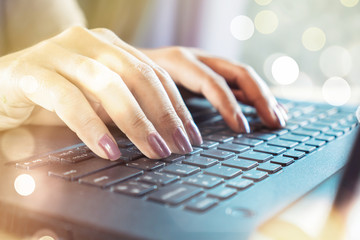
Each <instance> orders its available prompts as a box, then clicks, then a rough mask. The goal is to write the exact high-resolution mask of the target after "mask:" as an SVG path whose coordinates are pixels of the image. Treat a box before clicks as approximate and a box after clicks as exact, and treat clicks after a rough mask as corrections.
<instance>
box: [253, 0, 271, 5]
mask: <svg viewBox="0 0 360 240" xmlns="http://www.w3.org/2000/svg"><path fill="white" fill-rule="evenodd" d="M255 2H256V3H257V4H258V5H260V6H266V5H269V4H270V3H271V2H272V0H255Z"/></svg>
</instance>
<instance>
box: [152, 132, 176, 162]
mask: <svg viewBox="0 0 360 240" xmlns="http://www.w3.org/2000/svg"><path fill="white" fill-rule="evenodd" d="M147 139H148V142H149V144H150V146H151V148H152V149H153V150H154V152H155V153H156V154H157V155H159V157H161V158H166V157H168V156H170V154H171V152H170V149H169V148H168V146H167V145H166V143H165V141H164V139H163V138H162V137H161V136H160V135H159V134H158V133H150V134H149V136H148V137H147Z"/></svg>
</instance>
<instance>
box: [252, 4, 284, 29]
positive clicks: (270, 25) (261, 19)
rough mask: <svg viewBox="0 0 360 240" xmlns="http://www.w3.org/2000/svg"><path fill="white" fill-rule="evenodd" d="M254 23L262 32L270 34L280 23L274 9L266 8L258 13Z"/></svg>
mask: <svg viewBox="0 0 360 240" xmlns="http://www.w3.org/2000/svg"><path fill="white" fill-rule="evenodd" d="M254 23H255V28H256V29H257V30H258V31H259V32H260V33H262V34H270V33H273V32H274V31H275V30H276V29H277V27H278V25H279V19H278V17H277V15H276V14H275V13H274V12H273V11H270V10H264V11H261V12H259V13H258V14H256V16H255V20H254Z"/></svg>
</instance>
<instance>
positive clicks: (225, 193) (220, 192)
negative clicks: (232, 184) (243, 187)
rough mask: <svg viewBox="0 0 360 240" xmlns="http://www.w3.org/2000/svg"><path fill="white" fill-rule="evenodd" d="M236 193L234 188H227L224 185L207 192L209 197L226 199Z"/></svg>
mask: <svg viewBox="0 0 360 240" xmlns="http://www.w3.org/2000/svg"><path fill="white" fill-rule="evenodd" d="M235 194H236V190H235V189H234V188H228V187H224V186H219V187H217V188H214V189H212V190H210V191H208V192H207V195H208V196H209V197H214V198H218V199H220V200H225V199H228V198H229V197H232V196H234V195H235Z"/></svg>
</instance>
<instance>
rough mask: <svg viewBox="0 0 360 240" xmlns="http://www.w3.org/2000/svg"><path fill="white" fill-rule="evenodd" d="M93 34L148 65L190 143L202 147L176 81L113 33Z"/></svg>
mask: <svg viewBox="0 0 360 240" xmlns="http://www.w3.org/2000/svg"><path fill="white" fill-rule="evenodd" d="M92 32H94V33H95V34H97V35H98V36H99V37H101V38H104V39H106V40H107V41H109V43H111V44H114V45H115V46H118V47H120V48H122V49H125V50H126V51H127V52H129V53H130V54H132V55H133V56H135V57H136V58H137V59H139V60H140V61H142V62H144V63H146V64H148V65H149V66H150V67H151V68H152V69H153V71H154V72H155V74H156V76H157V77H158V78H159V80H160V82H161V83H162V86H163V87H164V89H165V91H166V93H167V95H168V97H169V99H170V101H171V103H172V106H173V107H174V109H175V111H176V113H177V115H178V116H179V117H180V119H181V121H182V122H183V125H184V127H185V129H186V132H187V134H188V136H189V138H190V141H191V143H192V144H194V145H201V144H202V142H203V140H202V137H201V134H200V131H199V129H198V127H197V126H196V124H195V123H194V121H193V119H192V116H191V114H190V112H189V110H188V109H187V107H186V105H185V103H184V101H183V99H182V97H181V95H180V93H179V90H178V89H177V87H176V85H175V83H174V81H173V80H172V79H171V77H170V75H169V74H168V73H167V72H166V71H165V70H164V69H162V68H161V67H160V66H158V65H157V64H156V63H155V62H153V61H152V60H151V59H150V58H149V57H147V56H146V55H145V54H144V53H142V52H140V51H138V50H137V49H135V48H134V47H132V46H130V45H128V44H127V43H125V42H124V41H122V40H121V39H120V38H118V37H117V36H116V35H115V34H114V33H113V32H112V31H109V30H106V29H93V30H92Z"/></svg>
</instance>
